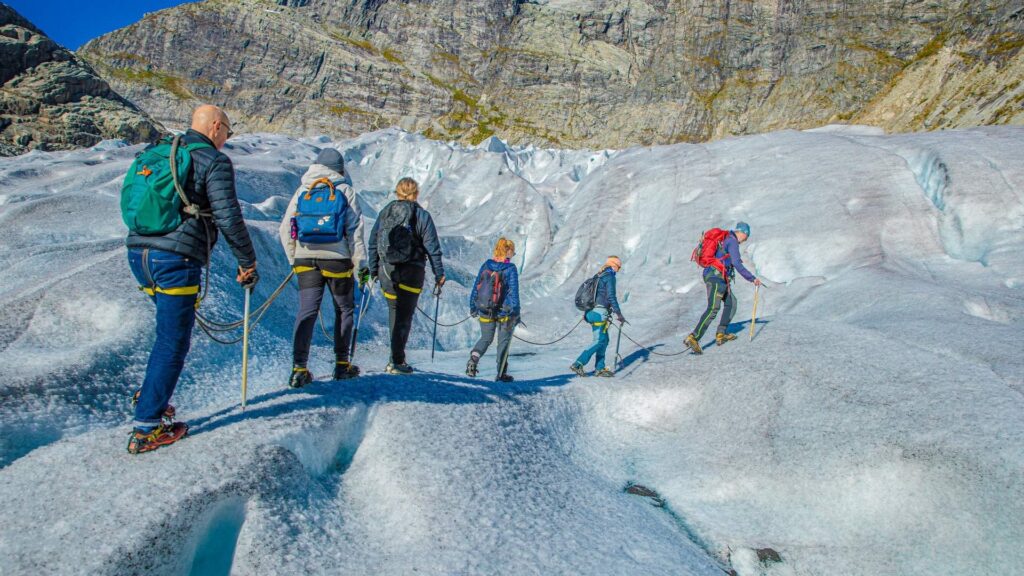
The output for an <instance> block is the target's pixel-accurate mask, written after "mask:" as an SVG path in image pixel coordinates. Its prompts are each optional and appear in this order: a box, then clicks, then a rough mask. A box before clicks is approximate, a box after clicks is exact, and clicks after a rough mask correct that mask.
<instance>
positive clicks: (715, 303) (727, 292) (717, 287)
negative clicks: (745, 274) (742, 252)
mask: <svg viewBox="0 0 1024 576" xmlns="http://www.w3.org/2000/svg"><path fill="white" fill-rule="evenodd" d="M704 285H705V287H706V288H707V290H708V307H707V309H706V310H704V313H703V314H701V316H700V320H699V321H698V322H697V327H696V328H694V329H693V337H694V338H696V339H697V340H700V339H701V338H703V337H704V332H705V331H707V329H708V326H710V325H711V322H712V321H713V320H714V319H715V316H717V315H718V308H719V306H721V304H722V303H723V302H724V303H725V309H724V310H722V318H721V320H719V321H718V332H725V331H726V329H727V328H728V327H729V323H730V322H732V317H733V315H734V314H735V313H736V297H735V296H733V295H732V286H730V285H729V284H728V283H726V281H725V279H723V278H722V276H721V275H720V274H718V272H714V273H711V274H708V275H707V276H705V277H704Z"/></svg>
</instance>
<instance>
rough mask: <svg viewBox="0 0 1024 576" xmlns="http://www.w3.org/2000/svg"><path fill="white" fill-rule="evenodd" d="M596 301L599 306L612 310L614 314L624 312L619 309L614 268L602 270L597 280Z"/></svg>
mask: <svg viewBox="0 0 1024 576" xmlns="http://www.w3.org/2000/svg"><path fill="white" fill-rule="evenodd" d="M595 302H596V303H597V305H598V306H600V307H603V308H607V309H608V310H610V311H611V312H612V314H621V313H622V311H621V310H619V301H618V300H617V299H616V298H615V270H613V269H612V268H605V269H604V270H601V272H600V278H599V279H598V281H597V298H595Z"/></svg>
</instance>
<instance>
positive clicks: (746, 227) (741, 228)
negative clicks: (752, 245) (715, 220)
mask: <svg viewBox="0 0 1024 576" xmlns="http://www.w3.org/2000/svg"><path fill="white" fill-rule="evenodd" d="M735 230H736V231H737V232H743V233H744V234H746V235H747V236H750V224H747V223H746V222H737V223H736V228H735Z"/></svg>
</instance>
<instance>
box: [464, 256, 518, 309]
mask: <svg viewBox="0 0 1024 576" xmlns="http://www.w3.org/2000/svg"><path fill="white" fill-rule="evenodd" d="M484 270H491V271H494V272H497V273H499V274H501V283H502V284H504V285H505V301H504V302H503V303H502V305H501V312H499V313H498V318H508V317H509V316H519V315H520V314H519V270H518V269H517V268H516V265H515V264H513V263H511V262H495V261H494V260H488V261H487V262H484V264H483V266H481V267H480V271H479V272H477V274H476V280H475V281H474V282H473V290H472V292H470V294H469V311H470V313H472V314H476V313H478V312H479V310H477V309H476V293H477V289H476V287H477V284H478V283H479V282H480V275H481V274H483V273H484Z"/></svg>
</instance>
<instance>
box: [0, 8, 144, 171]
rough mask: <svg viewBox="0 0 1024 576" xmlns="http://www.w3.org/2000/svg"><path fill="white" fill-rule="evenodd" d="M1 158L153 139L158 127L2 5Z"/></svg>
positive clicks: (71, 56)
mask: <svg viewBox="0 0 1024 576" xmlns="http://www.w3.org/2000/svg"><path fill="white" fill-rule="evenodd" d="M0 87H2V89H0V156H13V155H16V154H21V153H24V152H27V151H28V150H32V149H38V150H65V149H70V148H79V147H84V146H92V145H93V144H96V143H97V142H99V141H100V140H103V139H106V138H123V139H125V140H128V141H129V142H144V141H148V140H152V139H155V138H156V137H157V136H158V135H159V128H158V127H157V126H156V125H155V124H154V123H153V121H152V120H150V119H149V118H148V117H147V116H146V114H145V113H144V112H142V111H141V110H139V109H138V108H136V107H135V106H134V105H133V104H131V103H130V102H128V101H127V100H125V99H124V98H122V97H121V96H119V95H118V94H117V93H116V92H114V90H113V89H111V87H110V85H109V84H108V83H107V82H106V81H104V80H103V79H102V78H100V77H99V76H97V75H96V73H95V72H94V71H93V69H92V68H90V67H89V65H88V64H86V63H85V62H83V61H82V60H81V59H79V58H78V57H77V56H75V55H74V54H73V53H71V52H69V51H67V50H65V49H64V48H62V47H60V46H59V45H58V44H57V43H55V42H54V41H53V40H51V39H50V38H48V37H47V36H46V35H45V34H43V32H42V31H40V30H39V29H38V28H36V27H35V26H33V25H32V24H31V23H30V22H29V21H28V20H26V19H25V18H24V17H22V16H21V15H20V14H18V13H17V12H15V11H14V10H13V9H12V8H10V7H9V6H7V5H6V4H2V3H0Z"/></svg>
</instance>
